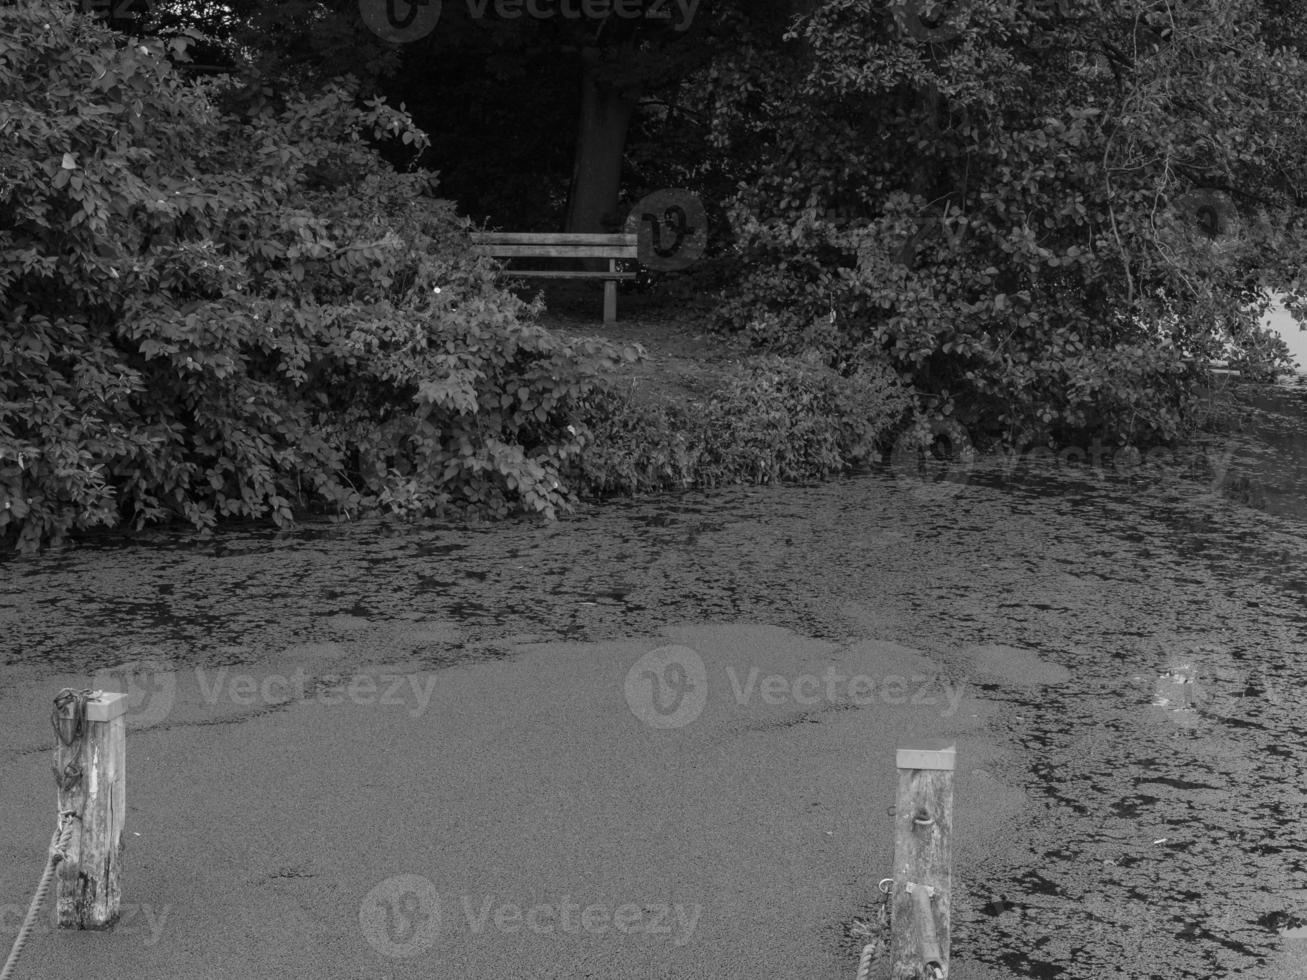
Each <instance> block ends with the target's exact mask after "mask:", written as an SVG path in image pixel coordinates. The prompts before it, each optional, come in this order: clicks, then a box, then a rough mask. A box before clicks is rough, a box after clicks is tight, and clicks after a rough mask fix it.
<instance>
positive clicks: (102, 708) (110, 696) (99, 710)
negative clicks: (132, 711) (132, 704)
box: [86, 691, 130, 721]
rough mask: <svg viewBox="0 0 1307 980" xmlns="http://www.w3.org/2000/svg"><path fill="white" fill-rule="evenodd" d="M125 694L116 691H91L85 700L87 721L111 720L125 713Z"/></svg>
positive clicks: (126, 700) (126, 698)
mask: <svg viewBox="0 0 1307 980" xmlns="http://www.w3.org/2000/svg"><path fill="white" fill-rule="evenodd" d="M129 700H130V699H129V698H128V696H127V695H126V694H120V693H118V692H117V691H92V692H91V696H90V697H89V698H87V701H86V720H87V721H113V720H114V719H115V718H119V717H121V716H122V715H125V714H127V702H128V701H129Z"/></svg>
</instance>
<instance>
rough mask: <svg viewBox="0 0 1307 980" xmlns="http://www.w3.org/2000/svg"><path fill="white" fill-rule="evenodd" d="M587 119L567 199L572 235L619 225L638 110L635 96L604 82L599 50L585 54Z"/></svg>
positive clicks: (584, 113)
mask: <svg viewBox="0 0 1307 980" xmlns="http://www.w3.org/2000/svg"><path fill="white" fill-rule="evenodd" d="M581 63H582V71H581V119H580V121H579V123H578V125H577V134H576V157H575V158H574V160H573V161H572V186H571V188H570V190H569V191H568V195H567V220H566V225H565V227H564V230H565V231H568V232H605V231H612V230H613V228H612V227H605V224H606V223H607V224H611V225H615V224H616V223H617V218H618V215H617V201H618V195H619V193H620V191H621V187H622V153H623V151H624V150H625V149H626V131H627V129H628V128H629V126H630V124H631V116H632V114H633V113H634V111H635V99H634V98H633V97H631V95H630V93H627V92H623V91H621V90H620V89H618V88H617V86H615V85H612V84H609V83H606V82H604V81H603V80H602V79H601V78H600V77H599V71H598V68H599V49H598V48H585V49H583V50H582V52H581Z"/></svg>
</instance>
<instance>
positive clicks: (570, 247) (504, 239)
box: [472, 231, 637, 323]
mask: <svg viewBox="0 0 1307 980" xmlns="http://www.w3.org/2000/svg"><path fill="white" fill-rule="evenodd" d="M636 241H637V236H636V235H634V234H617V235H600V234H593V235H591V234H575V235H569V234H565V233H562V232H558V233H552V232H506V231H474V232H473V233H472V243H473V244H474V245H475V246H476V249H477V251H478V252H480V253H481V254H482V255H488V256H490V257H492V258H496V259H528V258H529V259H546V258H548V259H577V260H580V259H607V260H608V268H607V269H606V270H605V269H505V270H504V275H506V276H522V277H524V278H526V277H535V278H541V279H602V280H604V323H614V322H616V320H617V280H619V279H634V278H635V275H636V274H635V272H634V271H629V272H627V271H622V270H620V269H618V267H617V263H618V261H619V260H621V259H634V258H636V255H637V245H636Z"/></svg>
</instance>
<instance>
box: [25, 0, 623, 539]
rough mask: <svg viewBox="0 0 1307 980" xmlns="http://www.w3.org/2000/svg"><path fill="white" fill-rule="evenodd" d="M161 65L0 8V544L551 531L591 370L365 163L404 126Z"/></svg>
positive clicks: (55, 12) (344, 97)
mask: <svg viewBox="0 0 1307 980" xmlns="http://www.w3.org/2000/svg"><path fill="white" fill-rule="evenodd" d="M181 54H184V52H183V45H182V44H181V42H180V41H174V42H168V43H165V42H163V41H159V40H147V41H144V42H139V41H133V42H132V43H130V44H125V43H123V41H122V39H121V38H119V37H117V36H116V35H114V34H112V33H110V32H109V31H107V30H106V29H104V28H103V27H101V26H98V25H97V24H95V23H94V22H93V21H92V20H90V19H89V18H86V17H82V16H80V15H77V14H75V13H73V12H71V10H70V9H69V5H67V4H61V3H48V2H31V0H23V2H21V3H19V4H17V5H15V6H5V7H0V331H3V333H4V336H5V337H6V341H5V343H4V344H3V345H0V499H3V508H2V509H0V544H3V545H6V546H16V547H18V548H20V549H22V550H32V549H35V548H37V547H40V546H41V545H42V544H44V543H52V544H53V543H58V542H59V541H61V540H62V539H64V538H65V537H66V536H67V535H68V534H70V533H72V532H76V531H80V530H83V529H86V528H90V527H93V526H97V525H101V526H117V525H123V524H125V525H128V526H131V527H136V528H139V527H141V526H144V525H146V524H148V523H154V522H163V521H171V520H177V519H183V520H186V521H189V522H190V523H191V524H192V525H193V526H195V527H196V528H201V529H205V528H209V527H212V526H213V525H214V524H215V523H217V522H218V521H220V520H222V519H224V518H262V519H270V520H272V521H274V522H276V523H277V524H278V525H284V524H287V523H288V522H290V521H292V520H293V517H294V515H295V513H296V512H297V511H301V510H306V509H310V510H317V511H325V512H328V513H331V514H334V515H338V516H340V517H342V518H344V517H350V516H354V515H359V514H365V513H374V512H387V513H393V514H399V515H413V514H419V513H426V512H430V511H433V510H440V509H442V508H446V507H466V508H472V509H475V510H478V511H481V512H485V513H488V514H506V513H509V512H510V511H523V512H529V513H540V514H544V515H551V514H553V513H555V512H556V511H557V510H558V509H559V508H562V507H566V506H568V503H569V496H568V492H567V490H566V488H565V487H564V486H563V484H562V481H561V479H560V468H562V467H565V466H569V465H571V463H572V461H573V460H574V458H575V457H576V455H577V454H578V453H579V452H580V450H581V448H582V446H583V445H584V442H585V439H586V433H585V431H584V429H583V428H582V427H580V426H579V424H576V422H577V420H576V418H575V415H576V406H577V404H578V401H579V400H580V399H581V398H583V397H584V396H585V395H586V394H587V393H588V392H589V391H590V389H591V387H592V386H593V385H594V384H595V379H596V377H597V372H598V371H599V370H600V369H601V368H603V367H604V366H606V365H608V364H611V363H612V362H613V361H614V360H615V359H616V358H617V356H618V355H617V353H616V351H615V350H614V349H613V348H611V347H609V346H607V345H604V344H601V343H598V342H584V343H581V342H564V341H562V340H559V339H557V338H555V337H554V336H552V335H551V334H549V333H548V332H547V331H545V330H543V329H542V328H540V327H538V326H535V325H533V324H531V323H530V322H529V320H530V317H531V316H532V315H533V314H534V312H535V310H534V308H533V307H532V306H530V305H528V304H524V303H522V302H521V301H519V300H517V299H515V298H514V297H513V296H512V295H511V294H510V293H509V292H507V291H505V290H504V289H502V288H500V287H499V286H497V285H496V283H495V281H494V273H493V269H492V268H491V267H490V265H489V264H488V263H487V262H486V260H484V259H480V258H477V257H476V256H475V255H474V254H473V253H472V251H471V249H470V246H469V242H468V236H467V230H466V227H465V226H466V222H465V221H463V220H462V219H460V218H458V217H457V216H456V215H455V213H454V210H453V207H452V206H451V205H450V204H449V203H448V202H445V201H439V200H435V199H432V198H431V197H430V196H428V195H429V193H430V189H431V185H432V178H431V175H429V174H426V173H422V172H418V173H408V174H401V173H396V172H394V171H392V170H391V169H390V167H389V166H387V165H386V164H384V163H383V162H382V161H381V159H380V158H379V156H378V155H377V153H376V151H375V150H374V149H373V146H372V142H374V141H378V140H389V139H395V140H399V141H401V142H402V143H403V144H405V145H410V146H412V147H414V149H415V150H416V149H418V148H420V147H422V146H423V145H425V143H426V137H425V136H424V135H423V134H422V133H421V132H420V131H418V130H416V129H415V128H414V127H413V126H412V124H411V121H410V120H409V118H408V117H407V116H406V115H405V114H404V113H402V112H397V111H395V110H393V109H391V108H389V107H388V106H386V105H385V104H384V103H383V102H381V101H380V100H373V101H371V102H368V103H367V104H366V105H362V106H360V105H359V104H358V101H357V99H356V98H355V96H354V94H353V91H352V89H351V87H350V84H349V83H348V82H347V81H339V82H337V83H335V84H332V85H331V86H329V87H327V88H326V89H325V90H323V91H318V92H311V93H298V92H284V93H273V92H271V91H270V90H267V89H263V88H260V87H259V86H258V85H253V86H249V85H242V84H239V83H237V82H236V81H233V80H218V81H204V82H200V83H190V82H187V81H185V80H184V79H183V78H182V77H180V75H179V74H178V73H177V72H176V71H175V70H174V69H173V67H172V65H171V63H170V60H169V59H170V56H172V57H175V56H178V55H181Z"/></svg>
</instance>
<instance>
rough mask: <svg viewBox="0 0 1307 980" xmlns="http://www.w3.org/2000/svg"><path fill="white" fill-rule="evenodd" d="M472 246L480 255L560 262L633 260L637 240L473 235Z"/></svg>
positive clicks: (531, 234)
mask: <svg viewBox="0 0 1307 980" xmlns="http://www.w3.org/2000/svg"><path fill="white" fill-rule="evenodd" d="M472 242H473V244H475V245H476V247H477V251H479V252H480V253H481V254H482V255H493V256H495V257H497V258H513V257H517V256H531V257H533V258H559V259H634V258H637V257H638V256H639V245H638V236H637V235H634V234H626V233H619V234H615V235H600V234H574V235H569V234H566V233H564V232H536V231H474V232H473V233H472Z"/></svg>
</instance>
